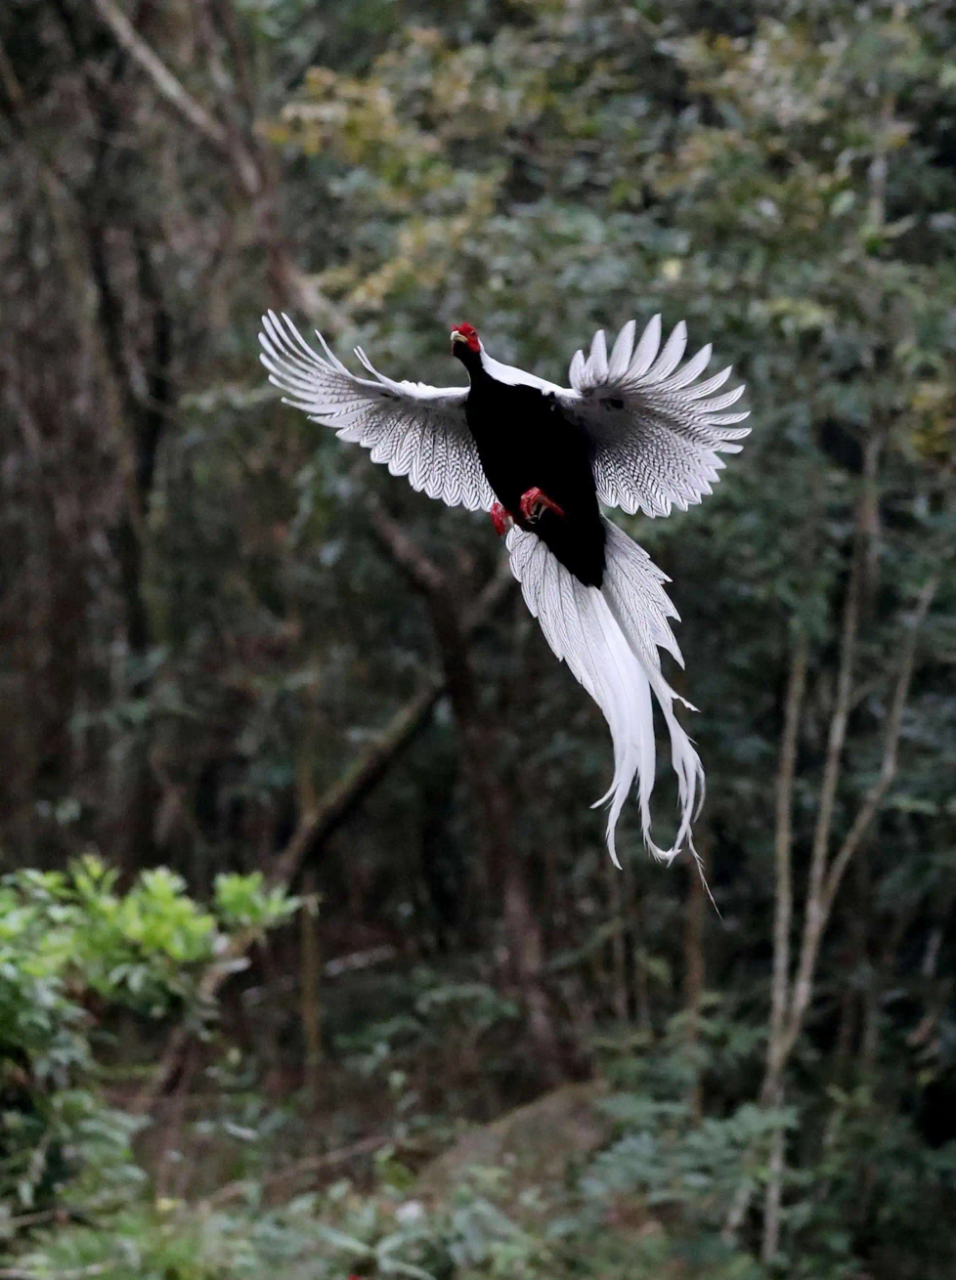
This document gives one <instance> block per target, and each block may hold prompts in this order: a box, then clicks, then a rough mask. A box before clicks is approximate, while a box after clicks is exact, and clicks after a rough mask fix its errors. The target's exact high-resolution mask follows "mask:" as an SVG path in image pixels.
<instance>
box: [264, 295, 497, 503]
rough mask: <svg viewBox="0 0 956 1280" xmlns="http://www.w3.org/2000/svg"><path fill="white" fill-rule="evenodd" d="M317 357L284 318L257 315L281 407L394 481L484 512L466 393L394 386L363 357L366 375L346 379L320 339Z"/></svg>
mask: <svg viewBox="0 0 956 1280" xmlns="http://www.w3.org/2000/svg"><path fill="white" fill-rule="evenodd" d="M316 336H317V337H318V339H319V342H320V344H321V346H322V351H323V353H324V354H323V355H319V353H318V352H317V351H314V350H313V349H312V347H310V346H309V344H308V343H307V342H306V341H305V339H304V338H303V337H302V335H301V334H300V333H299V331H298V330H297V329H296V327H295V325H294V324H293V323H292V321H291V320H290V319H289V318H288V316H277V315H275V314H274V313H273V312H271V311H270V312H269V313H268V315H265V316H263V317H262V332H261V333H260V334H259V342H260V344H261V346H262V352H261V354H260V359H261V360H262V363H263V364H264V365H265V367H266V368H267V369H268V370H269V381H270V382H271V383H273V384H274V385H275V386H277V387H279V388H280V390H282V391H284V392H286V395H285V397H284V400H285V403H286V404H290V405H292V406H293V408H296V409H302V410H304V411H305V412H306V413H307V414H308V415H309V417H310V418H311V419H312V421H313V422H321V423H322V424H323V425H324V426H327V427H331V428H332V429H333V430H334V431H335V432H336V433H337V435H338V436H339V439H341V440H347V441H350V442H351V443H353V444H360V445H362V446H363V447H364V448H366V449H368V450H370V452H371V457H372V461H373V462H381V463H384V464H385V465H386V466H387V467H388V469H389V471H390V472H391V473H392V475H396V476H408V479H409V482H410V484H411V485H412V487H413V488H414V489H418V490H422V491H424V492H425V493H426V494H428V496H429V497H430V498H441V499H442V501H443V502H446V503H447V504H448V506H450V507H454V506H459V505H461V506H464V507H467V508H468V509H469V510H471V511H476V510H486V511H487V510H488V508H489V507H490V506H491V504H492V502H493V501H494V494H493V493H492V491H491V486H490V485H489V484H488V481H487V479H486V478H485V474H484V471H483V470H482V467H481V461H480V459H479V457H478V450H477V448H476V447H475V442H474V439H473V438H472V435H471V432H470V431H469V429H468V423H467V421H466V419H465V399H466V397H467V395H468V388H467V387H430V386H427V385H426V384H425V383H421V382H396V381H393V379H391V378H387V377H385V375H384V374H381V373H379V372H378V370H377V369H376V368H375V366H374V365H373V364H372V362H371V360H370V359H369V358H368V356H367V355H366V354H365V352H364V351H363V350H362V349H361V348H360V347H357V348H356V351H355V354H356V357H357V358H358V360H359V362H360V363H361V364H362V366H363V367H364V368H365V370H366V372H367V373H368V374H369V375H370V377H368V378H360V377H357V376H356V375H355V374H353V373H350V372H349V370H348V369H347V368H346V367H345V365H344V364H343V363H342V361H341V360H340V359H339V358H338V356H337V355H336V354H335V353H334V352H333V351H332V349H331V348H330V347H329V345H328V343H327V342H326V341H325V339H324V338H323V337H322V335H321V334H320V333H318V334H317V335H316Z"/></svg>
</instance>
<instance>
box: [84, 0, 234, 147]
mask: <svg viewBox="0 0 956 1280" xmlns="http://www.w3.org/2000/svg"><path fill="white" fill-rule="evenodd" d="M93 4H94V6H95V8H96V10H97V12H98V13H99V15H100V17H101V18H102V19H103V21H104V22H105V23H106V25H107V26H108V27H109V28H110V30H111V31H112V32H113V35H114V36H115V37H116V40H117V43H118V44H120V45H121V46H122V47H123V48H124V49H125V50H126V52H127V53H128V54H129V55H130V57H131V58H133V59H134V61H135V62H137V63H138V64H139V66H140V67H141V68H142V69H143V70H144V71H145V72H146V74H147V75H148V76H149V78H150V79H151V80H152V82H153V84H154V86H155V87H156V90H157V92H158V93H159V95H160V97H162V98H164V99H165V100H166V101H167V102H168V103H169V105H170V106H171V107H172V108H173V110H174V111H176V112H177V114H178V115H180V116H182V118H183V119H184V120H185V121H186V122H187V123H188V124H191V125H192V127H193V128H194V129H196V130H198V132H199V133H201V134H202V136H203V137H204V138H205V139H206V141H207V142H210V143H212V145H213V146H214V147H215V148H216V149H217V150H218V151H222V152H228V144H229V139H228V136H227V134H226V130H225V129H224V128H223V127H222V125H221V124H220V123H219V121H218V120H215V119H214V118H213V117H212V116H211V115H210V114H209V112H208V111H207V110H206V108H205V107H203V106H201V105H200V104H199V103H198V102H197V101H196V99H195V98H194V97H193V96H192V94H190V93H189V92H188V91H187V90H186V89H184V88H183V86H182V85H181V84H180V83H179V81H178V80H177V79H176V77H175V76H174V75H173V73H172V72H171V71H170V70H169V68H168V67H167V66H166V64H165V63H164V62H163V61H162V59H161V58H159V57H157V55H156V54H155V53H154V52H153V50H152V49H151V48H150V47H149V45H148V44H147V43H146V41H145V40H144V39H143V37H142V36H141V35H140V34H139V33H138V32H137V31H136V29H135V28H134V26H133V24H132V23H131V22H130V20H129V18H127V17H126V15H125V14H124V13H123V12H122V11H121V10H120V9H118V8H117V7H116V5H115V4H114V3H113V0H93Z"/></svg>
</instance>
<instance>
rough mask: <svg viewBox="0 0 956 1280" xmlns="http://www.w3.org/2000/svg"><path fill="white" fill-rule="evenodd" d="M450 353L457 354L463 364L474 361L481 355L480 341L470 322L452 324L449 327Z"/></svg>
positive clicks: (466, 365)
mask: <svg viewBox="0 0 956 1280" xmlns="http://www.w3.org/2000/svg"><path fill="white" fill-rule="evenodd" d="M451 353H452V355H453V356H457V357H458V359H459V360H460V361H461V362H462V364H463V365H465V367H466V368H467V367H468V365H470V364H472V363H474V361H475V360H476V359H479V358H480V356H481V343H480V341H479V340H478V330H477V329H476V328H475V327H474V325H471V324H453V325H452V327H451Z"/></svg>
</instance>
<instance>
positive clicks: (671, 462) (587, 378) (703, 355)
mask: <svg viewBox="0 0 956 1280" xmlns="http://www.w3.org/2000/svg"><path fill="white" fill-rule="evenodd" d="M634 335H635V324H634V321H633V320H630V321H628V323H627V324H626V325H625V326H624V328H623V329H622V330H621V332H620V333H619V334H618V337H617V341H616V342H615V343H614V348H613V350H612V351H611V354H610V357H609V356H608V354H607V346H606V344H605V341H604V331H603V330H599V331H598V332H597V333H596V334H595V335H594V340H593V342H592V343H591V351H590V354H589V355H588V357H587V359H585V357H584V354H583V353H582V352H581V351H578V352H577V354H576V355H575V357H574V359H573V360H572V361H571V370H570V374H569V377H570V382H571V388H572V389H571V390H570V391H564V392H563V394H562V395H561V396H560V397H559V398H560V400H561V402H562V404H563V406H564V408H565V410H566V411H567V412H568V413H569V414H570V415H571V416H572V417H574V418H576V419H577V420H578V421H579V422H580V423H581V424H582V426H583V427H584V429H585V430H586V431H587V433H588V435H589V436H590V438H591V442H592V446H593V467H594V479H595V483H596V485H597V494H598V497H599V498H600V500H601V501H602V502H605V503H607V504H608V506H612V507H621V508H622V509H623V510H624V511H627V512H628V513H629V514H631V515H633V514H634V513H635V512H636V511H643V512H645V514H647V515H649V516H667V515H670V512H671V507H672V506H676V507H679V508H680V509H681V510H682V511H684V510H686V509H687V507H688V506H690V505H692V504H693V503H696V502H700V500H701V497H702V496H703V495H704V494H705V493H710V492H711V486H712V485H713V484H714V483H715V482H716V481H717V480H718V479H719V475H718V473H719V472H720V471H721V470H722V469H723V466H724V463H723V461H722V459H721V457H720V454H722V453H739V452H740V448H741V446H740V445H739V444H736V443H735V441H737V440H740V439H742V438H743V437H744V436H746V435H749V433H750V428H749V427H735V426H734V424H735V423H737V422H742V421H743V420H744V418H746V417H747V416H748V414H747V413H746V412H738V413H724V412H723V410H725V409H727V408H729V407H730V406H731V405H732V404H736V402H737V401H738V400H739V399H740V397H741V396H742V395H743V393H744V390H745V388H744V387H742V386H740V387H737V388H736V389H735V390H733V391H725V392H722V393H721V394H720V395H715V394H714V393H715V392H716V391H717V390H718V388H720V387H722V386H723V385H724V383H725V382H726V381H727V379H728V378H729V377H730V373H731V370H730V369H729V368H727V369H724V370H722V371H721V372H720V373H718V374H715V375H714V376H713V377H712V378H708V379H707V380H706V381H705V382H698V381H697V379H698V378H699V377H700V375H701V374H702V373H703V372H704V370H705V369H706V367H707V364H708V363H709V361H710V355H711V348H710V345H709V344H708V345H707V346H706V347H704V348H703V349H702V350H701V351H699V352H698V353H697V355H695V356H694V357H693V359H691V360H688V361H687V363H686V364H684V365H683V366H681V364H680V362H681V360H682V358H683V355H684V350H685V348H686V346H687V326H686V325H685V324H684V322H683V321H681V322H680V324H679V325H678V326H677V327H676V328H675V329H674V331H673V333H672V334H671V336H670V337H669V338H668V340H667V342H666V343H665V344H664V347H663V349H660V344H661V318H660V316H655V317H654V319H653V320H652V321H651V322H650V324H649V325H648V326H647V328H646V329H645V330H644V333H643V335H642V336H641V339H640V341H639V342H638V343H637V346H636V347H635V345H634Z"/></svg>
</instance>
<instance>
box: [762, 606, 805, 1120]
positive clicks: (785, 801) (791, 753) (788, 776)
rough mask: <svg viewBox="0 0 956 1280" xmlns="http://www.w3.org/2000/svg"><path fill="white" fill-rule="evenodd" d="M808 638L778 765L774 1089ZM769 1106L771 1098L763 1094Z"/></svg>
mask: <svg viewBox="0 0 956 1280" xmlns="http://www.w3.org/2000/svg"><path fill="white" fill-rule="evenodd" d="M809 656H810V639H809V636H808V635H807V633H806V631H804V630H803V629H802V628H801V630H799V631H798V632H797V635H796V637H795V639H794V643H793V651H792V653H791V656H790V674H789V676H788V679H787V701H786V711H785V713H784V722H783V734H782V736H781V741H780V764H779V766H778V769H777V787H776V823H775V828H774V864H775V868H776V893H775V895H774V922H773V984H772V988H771V1008H770V1039H769V1042H768V1046H767V1078H766V1082H765V1086H764V1088H765V1092H766V1091H773V1090H774V1088H775V1081H776V1076H777V1072H778V1070H779V1061H778V1059H779V1054H780V1049H781V1047H782V1037H783V1028H784V1024H785V1021H786V1014H787V1002H788V1000H789V996H790V927H791V922H792V919H793V875H792V865H791V850H792V846H793V781H794V776H795V774H796V767H797V742H798V739H799V734H800V719H801V715H802V712H803V699H804V694H805V692H806V683H807V663H808V660H809ZM765 1101H766V1103H767V1104H768V1105H771V1104H772V1103H773V1101H774V1099H773V1098H771V1097H767V1098H766V1099H765Z"/></svg>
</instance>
